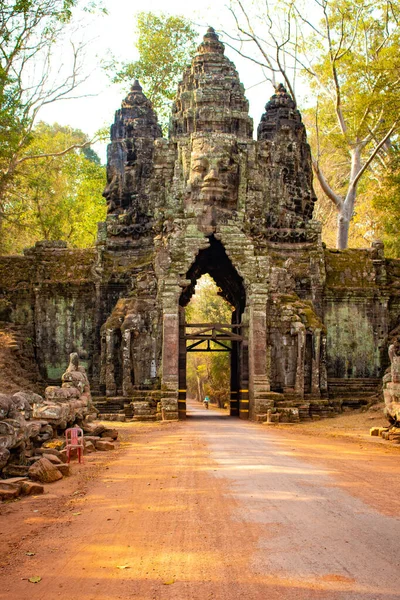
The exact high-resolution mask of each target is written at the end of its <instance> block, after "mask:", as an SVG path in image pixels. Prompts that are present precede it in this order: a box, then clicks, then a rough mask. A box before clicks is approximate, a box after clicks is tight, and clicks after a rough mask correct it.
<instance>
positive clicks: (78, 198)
mask: <svg viewBox="0 0 400 600" xmlns="http://www.w3.org/2000/svg"><path fill="white" fill-rule="evenodd" d="M86 142H87V137H86V135H85V134H84V133H83V132H82V131H79V130H73V129H71V128H69V127H61V126H60V125H57V124H55V125H48V124H46V123H39V124H38V126H37V127H36V129H35V130H34V131H33V139H32V141H31V143H30V145H29V146H28V148H27V152H28V153H31V154H34V155H43V154H49V156H42V157H41V158H37V159H35V160H34V161H26V162H24V163H23V165H21V168H20V169H19V171H18V175H17V176H16V177H15V178H14V182H13V186H12V188H10V189H9V193H8V196H7V203H6V205H5V210H4V222H3V239H2V244H3V248H2V250H3V251H4V252H8V253H15V252H21V251H22V249H23V248H24V247H27V246H31V245H32V244H34V243H35V242H36V241H38V240H43V239H45V240H66V241H67V242H68V243H69V244H70V245H71V246H74V247H80V248H81V247H87V246H90V245H93V243H94V241H95V237H96V232H97V223H98V222H99V221H101V220H104V218H105V213H106V208H105V201H104V199H103V198H102V192H103V189H104V186H105V168H104V167H103V166H101V165H100V161H99V158H98V156H97V155H96V153H95V152H94V151H93V150H91V149H90V151H88V148H87V147H85V148H84V149H82V150H81V149H75V150H73V151H71V152H68V153H65V154H63V155H61V156H55V155H54V154H55V153H58V152H62V151H63V150H64V149H65V148H66V147H69V146H71V145H73V144H84V143H86Z"/></svg>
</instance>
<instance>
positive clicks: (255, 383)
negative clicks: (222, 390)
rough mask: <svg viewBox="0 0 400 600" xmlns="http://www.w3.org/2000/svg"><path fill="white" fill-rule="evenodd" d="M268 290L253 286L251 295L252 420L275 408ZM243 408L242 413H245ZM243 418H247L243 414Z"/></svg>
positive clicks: (264, 287)
mask: <svg viewBox="0 0 400 600" xmlns="http://www.w3.org/2000/svg"><path fill="white" fill-rule="evenodd" d="M266 312H267V290H266V286H265V285H261V284H259V285H253V286H251V290H250V293H249V413H250V418H251V419H257V417H258V415H261V414H266V413H267V410H268V409H269V408H271V407H272V406H273V401H272V404H271V400H270V399H269V397H268V392H269V391H270V381H269V376H268V371H267V363H268V361H267V314H266ZM244 410H245V409H244V407H243V408H242V406H241V413H243V411H244ZM242 416H244V417H245V415H244V414H243V415H242Z"/></svg>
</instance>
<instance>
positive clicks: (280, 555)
mask: <svg viewBox="0 0 400 600" xmlns="http://www.w3.org/2000/svg"><path fill="white" fill-rule="evenodd" d="M121 432H122V433H123V435H124V437H123V440H124V441H123V442H122V443H121V447H120V449H119V450H118V451H116V452H114V453H109V454H107V455H106V454H100V453H96V455H95V456H94V455H91V456H90V457H88V459H87V462H86V464H85V465H83V466H75V465H74V466H73V472H74V476H73V477H71V478H69V479H65V480H63V481H62V482H60V483H57V484H53V485H52V486H47V488H46V489H47V490H48V492H47V493H46V494H45V495H44V496H42V497H36V498H26V499H23V500H21V501H18V502H13V503H10V504H3V505H2V507H1V508H0V511H1V516H0V533H1V535H0V548H1V551H0V581H1V586H0V598H1V599H4V600H44V599H46V600H47V599H48V600H58V599H60V600H70V599H71V598H79V600H95V599H96V600H116V599H121V600H128V599H137V600H152V599H154V600H167V599H174V600H207V599H211V598H213V599H217V600H228V599H229V600H236V599H239V598H243V599H246V600H261V599H262V600H275V599H279V600H289V599H296V600H313V599H317V598H318V599H323V600H336V599H341V600H353V599H354V600H361V599H362V600H395V599H397V600H398V599H399V598H400V518H399V516H400V508H399V506H400V500H399V499H400V477H399V475H400V460H399V459H400V452H399V449H398V448H393V447H392V448H389V447H384V446H379V447H378V446H374V445H373V444H371V445H370V446H368V444H367V445H366V447H365V446H363V444H359V443H358V442H349V441H340V440H335V439H328V438H325V439H322V438H317V439H313V438H311V437H310V436H306V435H302V434H301V433H298V432H296V428H295V427H293V428H292V429H289V428H288V429H286V430H279V429H278V430H277V429H274V428H268V427H266V426H263V425H258V424H254V423H249V422H246V421H240V420H238V419H234V418H229V417H227V416H225V414H224V413H223V411H218V410H216V409H210V410H208V411H205V410H204V409H202V408H199V405H192V406H191V409H190V417H189V418H188V419H187V420H186V421H185V422H180V423H166V424H146V425H142V424H124V425H121ZM27 553H28V555H27ZM29 554H32V555H29ZM33 576H39V577H41V581H40V582H39V583H35V584H34V583H31V582H29V581H28V579H29V578H30V577H33Z"/></svg>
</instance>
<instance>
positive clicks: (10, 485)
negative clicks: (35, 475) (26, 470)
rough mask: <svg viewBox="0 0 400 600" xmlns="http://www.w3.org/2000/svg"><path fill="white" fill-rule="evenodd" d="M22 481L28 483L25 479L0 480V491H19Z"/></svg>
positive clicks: (10, 478)
mask: <svg viewBox="0 0 400 600" xmlns="http://www.w3.org/2000/svg"><path fill="white" fill-rule="evenodd" d="M24 481H28V478H27V477H9V478H8V479H0V490H14V489H15V488H17V489H18V490H19V489H21V486H22V484H23V483H24Z"/></svg>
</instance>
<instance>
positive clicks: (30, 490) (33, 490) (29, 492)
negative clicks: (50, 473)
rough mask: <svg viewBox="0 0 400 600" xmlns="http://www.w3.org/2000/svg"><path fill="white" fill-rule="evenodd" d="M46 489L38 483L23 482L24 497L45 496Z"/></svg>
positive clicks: (22, 492) (22, 491)
mask: <svg viewBox="0 0 400 600" xmlns="http://www.w3.org/2000/svg"><path fill="white" fill-rule="evenodd" d="M43 492H44V487H43V486H42V485H40V483H37V482H36V481H23V482H22V485H21V494H23V495H24V496H38V495H39V494H43Z"/></svg>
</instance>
